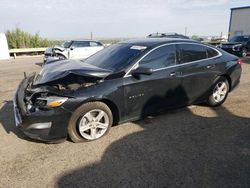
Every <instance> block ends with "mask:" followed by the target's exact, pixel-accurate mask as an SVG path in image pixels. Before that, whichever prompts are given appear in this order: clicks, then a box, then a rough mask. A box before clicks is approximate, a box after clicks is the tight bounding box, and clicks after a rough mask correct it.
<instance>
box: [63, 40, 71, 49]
mask: <svg viewBox="0 0 250 188" xmlns="http://www.w3.org/2000/svg"><path fill="white" fill-rule="evenodd" d="M70 44H71V42H70V41H65V42H64V43H62V47H64V48H69V46H70Z"/></svg>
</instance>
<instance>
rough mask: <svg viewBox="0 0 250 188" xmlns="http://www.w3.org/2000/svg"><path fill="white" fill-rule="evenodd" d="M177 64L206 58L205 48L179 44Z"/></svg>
mask: <svg viewBox="0 0 250 188" xmlns="http://www.w3.org/2000/svg"><path fill="white" fill-rule="evenodd" d="M178 49H179V55H180V58H179V61H180V62H179V63H187V62H192V61H198V60H201V59H206V58H207V52H206V47H205V46H203V45H196V44H179V45H178Z"/></svg>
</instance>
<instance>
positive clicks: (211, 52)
mask: <svg viewBox="0 0 250 188" xmlns="http://www.w3.org/2000/svg"><path fill="white" fill-rule="evenodd" d="M217 55H219V54H218V52H217V51H216V50H214V49H212V48H209V47H207V57H208V58H211V57H215V56H217Z"/></svg>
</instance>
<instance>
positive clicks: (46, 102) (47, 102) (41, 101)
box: [36, 96, 68, 107]
mask: <svg viewBox="0 0 250 188" xmlns="http://www.w3.org/2000/svg"><path fill="white" fill-rule="evenodd" d="M67 100H68V98H67V97H53V96H50V97H39V98H37V100H36V104H37V105H38V106H41V107H42V106H43V107H45V106H47V107H58V106H61V105H62V104H63V103H65V102H66V101H67Z"/></svg>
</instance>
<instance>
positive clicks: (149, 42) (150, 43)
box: [121, 38, 199, 47]
mask: <svg viewBox="0 0 250 188" xmlns="http://www.w3.org/2000/svg"><path fill="white" fill-rule="evenodd" d="M172 42H173V43H174V42H192V43H199V42H197V41H194V40H190V39H180V38H143V39H131V40H126V41H122V42H121V43H126V44H132V45H139V46H146V47H155V46H159V45H161V44H165V43H172Z"/></svg>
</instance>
